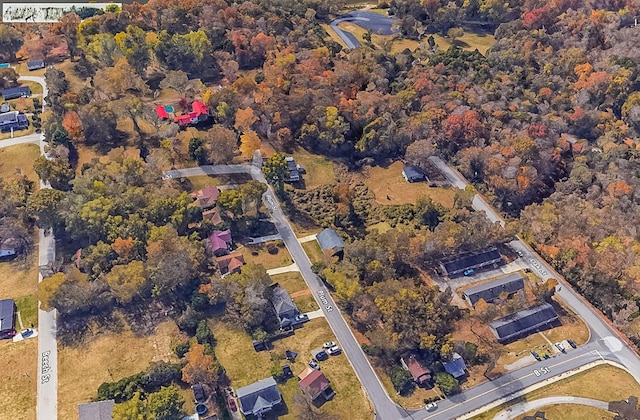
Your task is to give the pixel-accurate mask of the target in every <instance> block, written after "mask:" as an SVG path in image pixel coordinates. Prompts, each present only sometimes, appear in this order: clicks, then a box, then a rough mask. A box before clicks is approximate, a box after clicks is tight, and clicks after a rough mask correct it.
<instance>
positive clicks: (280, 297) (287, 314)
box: [271, 283, 300, 327]
mask: <svg viewBox="0 0 640 420" xmlns="http://www.w3.org/2000/svg"><path fill="white" fill-rule="evenodd" d="M271 289H272V291H273V294H272V296H271V303H272V304H273V307H274V308H275V310H276V314H277V315H278V320H279V321H280V327H288V326H290V325H291V324H293V323H294V318H295V317H296V315H298V314H300V311H299V310H298V307H297V306H296V304H295V303H294V302H293V299H291V296H290V295H289V292H287V291H286V290H285V289H284V288H282V287H280V285H279V284H278V283H276V284H274V285H272V286H271Z"/></svg>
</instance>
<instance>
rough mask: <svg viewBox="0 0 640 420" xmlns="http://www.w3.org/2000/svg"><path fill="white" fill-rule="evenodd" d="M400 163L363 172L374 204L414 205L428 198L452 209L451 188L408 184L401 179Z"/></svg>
mask: <svg viewBox="0 0 640 420" xmlns="http://www.w3.org/2000/svg"><path fill="white" fill-rule="evenodd" d="M402 166H403V165H402V162H399V161H398V162H394V163H393V164H391V165H389V166H388V167H386V168H383V167H381V166H375V167H371V168H368V169H367V170H366V172H365V174H364V175H365V178H366V179H365V183H366V184H367V187H369V189H370V190H371V191H373V193H374V194H375V196H376V202H378V203H380V204H385V205H392V204H415V202H416V199H417V198H418V197H419V196H426V197H430V198H431V199H432V200H433V202H434V203H438V204H441V205H443V206H444V207H447V208H451V207H453V198H454V196H455V190H454V189H453V188H444V187H429V184H428V183H427V182H415V183H410V182H407V181H405V180H404V178H403V177H402Z"/></svg>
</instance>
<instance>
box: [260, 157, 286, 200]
mask: <svg viewBox="0 0 640 420" xmlns="http://www.w3.org/2000/svg"><path fill="white" fill-rule="evenodd" d="M284 158H285V156H284V155H283V154H281V153H275V154H274V155H273V156H271V157H270V158H269V159H267V160H266V161H265V163H264V166H263V167H262V172H264V177H265V178H266V179H267V182H268V183H269V184H271V185H272V186H273V189H274V190H275V191H276V193H278V194H282V193H283V192H284V182H285V181H286V180H288V179H289V169H288V168H287V162H286V161H285V160H284Z"/></svg>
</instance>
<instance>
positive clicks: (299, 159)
mask: <svg viewBox="0 0 640 420" xmlns="http://www.w3.org/2000/svg"><path fill="white" fill-rule="evenodd" d="M293 157H294V158H295V160H296V163H298V164H300V165H302V166H303V167H304V168H305V170H306V173H305V174H303V175H302V178H303V179H304V185H305V188H306V189H308V190H311V189H314V188H316V187H318V186H320V185H325V184H334V183H335V182H336V175H335V172H334V170H333V164H332V163H331V161H330V160H328V159H327V158H326V157H324V156H321V155H314V154H313V153H309V152H307V151H306V150H304V149H303V148H301V147H300V148H298V149H297V150H296V151H295V153H293Z"/></svg>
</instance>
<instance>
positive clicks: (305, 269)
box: [164, 165, 407, 420]
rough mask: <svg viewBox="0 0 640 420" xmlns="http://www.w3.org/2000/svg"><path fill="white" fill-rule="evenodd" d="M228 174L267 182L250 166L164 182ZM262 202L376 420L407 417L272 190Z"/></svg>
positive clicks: (180, 173) (183, 172)
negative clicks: (378, 372) (312, 269)
mask: <svg viewBox="0 0 640 420" xmlns="http://www.w3.org/2000/svg"><path fill="white" fill-rule="evenodd" d="M230 173H250V174H251V176H252V177H253V178H254V179H257V180H258V181H261V182H266V181H265V179H264V176H263V175H262V171H261V170H260V168H258V167H255V166H252V165H220V166H201V167H198V168H189V169H180V170H171V171H167V172H165V173H164V178H165V179H171V178H178V177H189V176H198V175H221V174H230ZM263 200H264V203H265V205H266V206H267V208H268V209H269V212H270V213H271V216H272V218H273V222H274V224H275V225H276V228H277V229H278V232H279V233H280V235H281V236H282V240H283V241H284V243H285V245H286V247H287V249H288V250H289V253H290V254H291V257H292V258H293V260H294V261H295V263H296V264H297V265H298V268H299V270H300V274H302V277H303V278H304V281H305V282H306V283H307V286H308V287H309V289H310V290H311V292H312V293H313V295H314V297H315V299H316V301H317V302H318V304H319V305H320V308H321V309H322V311H323V312H324V316H325V318H326V319H327V321H328V322H329V325H330V326H331V329H332V330H333V332H334V334H335V335H336V338H337V339H338V342H339V343H340V345H341V347H342V350H343V351H344V353H345V355H346V356H347V358H348V360H349V362H350V363H351V365H352V366H353V369H354V371H355V372H356V375H357V376H358V379H359V380H360V383H361V384H362V386H363V387H364V389H365V390H366V392H367V395H368V397H369V399H370V401H371V402H372V403H373V405H374V407H375V412H376V418H378V419H381V420H398V419H402V418H404V417H405V416H406V415H407V412H406V411H404V410H403V409H402V408H400V407H398V406H397V405H396V404H395V403H394V402H393V401H391V399H390V398H389V395H388V394H387V392H386V390H385V389H384V387H383V386H382V384H381V383H380V380H379V379H378V377H377V376H376V374H375V372H374V370H373V368H372V367H371V364H370V363H369V359H367V357H366V355H365V354H364V352H363V351H362V348H360V345H359V344H358V342H357V341H356V339H355V337H354V336H353V333H352V332H351V329H350V328H349V326H348V325H347V323H346V322H345V320H344V318H343V316H342V314H341V313H340V311H339V309H338V307H337V306H336V304H335V302H334V301H333V299H332V298H331V295H330V294H329V291H328V290H327V288H326V287H325V286H324V284H323V283H322V280H320V278H319V277H318V276H317V275H316V274H315V273H314V272H313V271H311V261H309V257H307V254H306V253H305V251H304V249H303V248H302V246H301V245H300V242H298V238H296V235H295V233H294V232H293V229H291V225H289V222H288V220H287V218H286V216H285V215H284V213H283V212H282V209H281V208H280V205H279V204H278V201H277V200H276V197H275V195H274V194H273V191H272V190H271V188H269V190H267V192H265V193H264V195H263Z"/></svg>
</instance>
